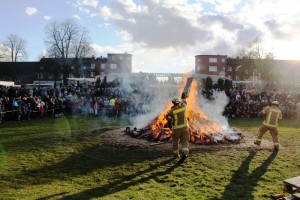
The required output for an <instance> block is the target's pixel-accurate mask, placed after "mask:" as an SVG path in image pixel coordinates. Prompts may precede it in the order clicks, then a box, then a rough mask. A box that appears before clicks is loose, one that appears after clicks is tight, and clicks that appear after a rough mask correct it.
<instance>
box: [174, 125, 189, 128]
mask: <svg viewBox="0 0 300 200" xmlns="http://www.w3.org/2000/svg"><path fill="white" fill-rule="evenodd" d="M183 127H187V124H182V125H179V126H176V125H175V126H174V127H173V129H179V128H183Z"/></svg>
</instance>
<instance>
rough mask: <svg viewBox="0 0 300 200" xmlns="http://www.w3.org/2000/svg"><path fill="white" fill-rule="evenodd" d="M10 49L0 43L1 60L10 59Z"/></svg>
mask: <svg viewBox="0 0 300 200" xmlns="http://www.w3.org/2000/svg"><path fill="white" fill-rule="evenodd" d="M8 52H9V49H8V48H7V47H6V46H4V45H3V44H1V43H0V61H4V62H6V61H9V53H8Z"/></svg>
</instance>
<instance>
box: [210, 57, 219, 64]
mask: <svg viewBox="0 0 300 200" xmlns="http://www.w3.org/2000/svg"><path fill="white" fill-rule="evenodd" d="M209 62H210V63H216V62H218V60H217V58H209Z"/></svg>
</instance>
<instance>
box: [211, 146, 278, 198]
mask: <svg viewBox="0 0 300 200" xmlns="http://www.w3.org/2000/svg"><path fill="white" fill-rule="evenodd" d="M277 153H278V152H277V151H274V152H272V153H271V154H270V156H269V157H268V158H267V159H266V160H265V161H264V162H263V163H262V165H261V166H260V167H258V168H256V169H255V170H254V171H253V172H252V173H251V174H248V170H249V165H250V163H251V161H252V159H253V158H254V156H255V155H256V152H250V153H249V155H248V156H247V157H246V159H245V160H244V161H243V163H242V164H241V166H240V167H239V169H238V170H237V171H236V172H235V173H234V174H233V176H232V178H231V180H230V183H229V184H228V185H227V186H226V188H225V191H224V193H223V195H222V197H221V198H220V199H222V200H226V199H228V200H232V199H239V200H241V199H245V200H251V199H254V196H253V189H254V188H255V186H257V183H258V181H259V180H260V179H261V177H262V176H263V175H264V174H265V173H266V171H267V170H268V167H269V165H270V164H271V162H272V161H273V160H274V158H275V157H276V155H277ZM216 199H218V198H216Z"/></svg>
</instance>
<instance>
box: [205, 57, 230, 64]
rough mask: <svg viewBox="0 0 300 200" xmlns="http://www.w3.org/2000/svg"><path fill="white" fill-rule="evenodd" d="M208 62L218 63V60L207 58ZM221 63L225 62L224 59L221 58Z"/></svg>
mask: <svg viewBox="0 0 300 200" xmlns="http://www.w3.org/2000/svg"><path fill="white" fill-rule="evenodd" d="M208 62H210V63H217V62H218V58H209V59H208ZM221 62H222V63H224V62H226V59H225V58H221Z"/></svg>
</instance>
